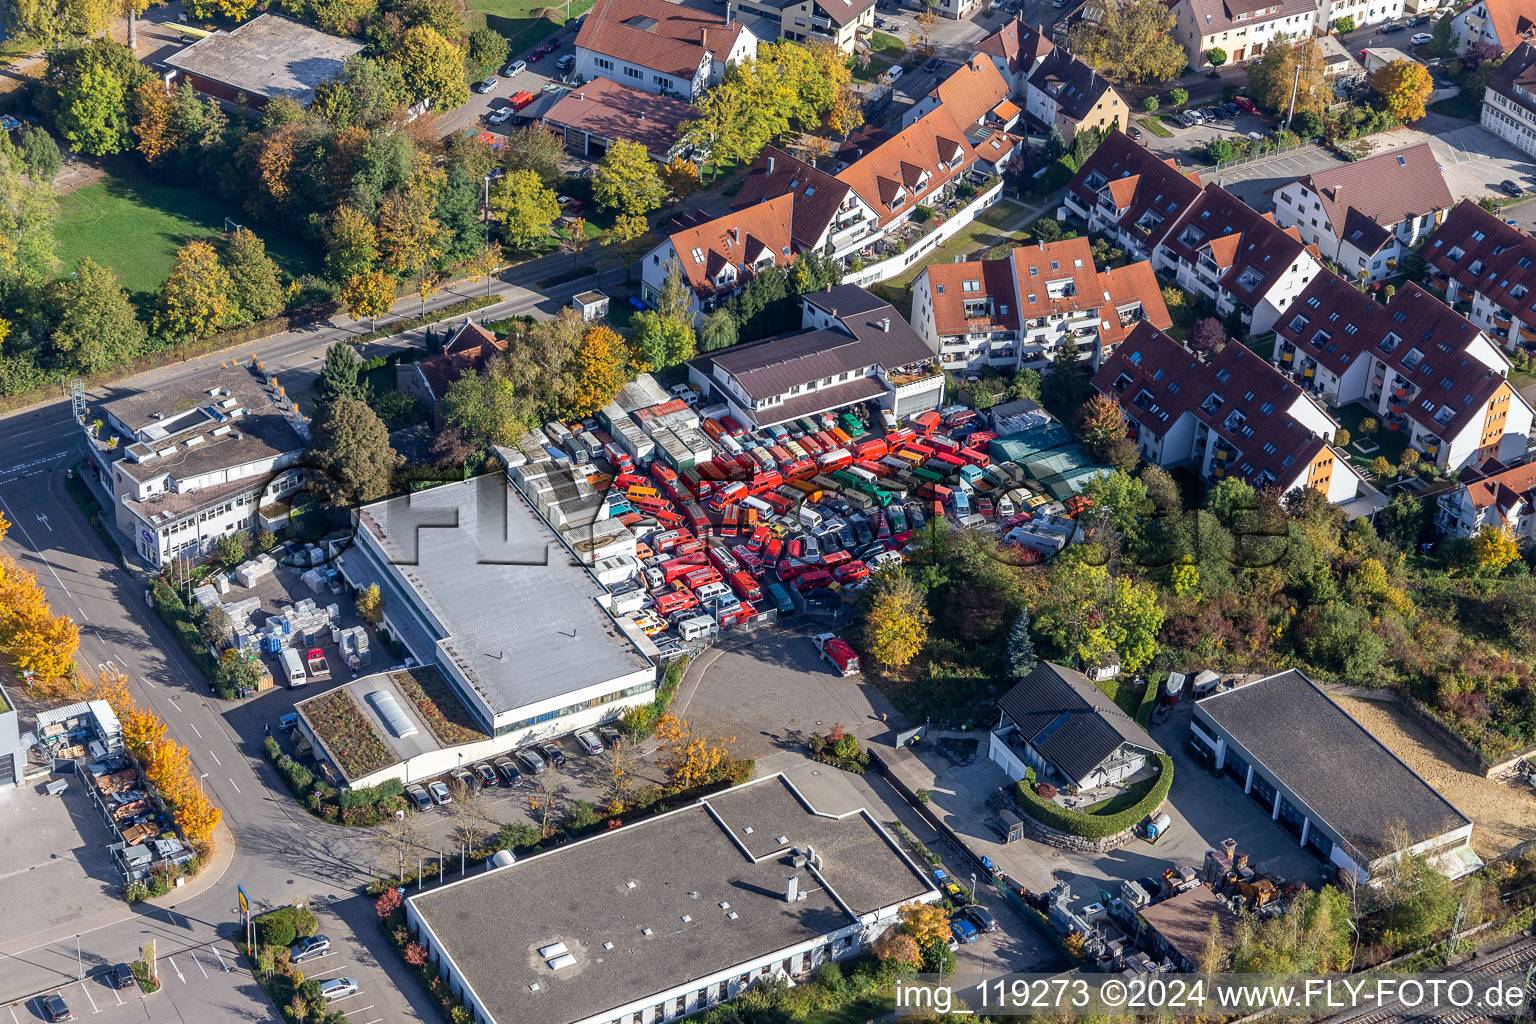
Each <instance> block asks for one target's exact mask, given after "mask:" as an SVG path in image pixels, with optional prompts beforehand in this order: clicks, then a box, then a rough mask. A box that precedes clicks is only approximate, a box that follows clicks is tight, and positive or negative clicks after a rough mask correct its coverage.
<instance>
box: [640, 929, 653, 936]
mask: <svg viewBox="0 0 1536 1024" xmlns="http://www.w3.org/2000/svg"><path fill="white" fill-rule="evenodd" d="M640 934H641V935H650V934H652V932H651V930H650V929H649V928H641V929H640Z"/></svg>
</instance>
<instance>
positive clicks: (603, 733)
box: [597, 725, 624, 750]
mask: <svg viewBox="0 0 1536 1024" xmlns="http://www.w3.org/2000/svg"><path fill="white" fill-rule="evenodd" d="M597 734H598V736H600V737H602V740H603V746H605V747H608V748H609V749H610V750H611V749H612V748H614V747H617V746H618V745H619V744H620V743H622V742H623V740H624V737H622V736H620V735H619V730H617V729H615V728H614V727H613V726H611V725H605V726H603V727H602V728H601V729H599V730H597Z"/></svg>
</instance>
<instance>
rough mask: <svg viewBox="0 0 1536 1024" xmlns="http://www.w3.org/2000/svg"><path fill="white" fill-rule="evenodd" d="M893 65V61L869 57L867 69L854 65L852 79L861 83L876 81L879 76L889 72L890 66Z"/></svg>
mask: <svg viewBox="0 0 1536 1024" xmlns="http://www.w3.org/2000/svg"><path fill="white" fill-rule="evenodd" d="M894 63H895V61H890V60H881V59H880V58H879V57H870V58H869V65H868V66H867V67H863V68H861V67H859V66H858V65H854V68H853V77H854V78H856V79H858V80H859V81H861V82H874V81H878V80H879V78H880V76H881V75H883V74H885V73H886V71H888V70H890V67H891V65H892V64H894Z"/></svg>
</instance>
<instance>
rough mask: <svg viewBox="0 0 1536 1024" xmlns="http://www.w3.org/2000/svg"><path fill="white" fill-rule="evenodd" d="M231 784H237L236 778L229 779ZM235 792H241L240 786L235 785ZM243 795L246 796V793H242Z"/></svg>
mask: <svg viewBox="0 0 1536 1024" xmlns="http://www.w3.org/2000/svg"><path fill="white" fill-rule="evenodd" d="M229 784H230V785H231V786H235V780H234V779H230V780H229ZM235 792H236V793H239V792H240V787H239V786H235ZM241 795H242V796H244V795H245V794H243V793H241Z"/></svg>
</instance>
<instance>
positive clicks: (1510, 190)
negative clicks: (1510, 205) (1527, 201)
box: [1499, 178, 1525, 198]
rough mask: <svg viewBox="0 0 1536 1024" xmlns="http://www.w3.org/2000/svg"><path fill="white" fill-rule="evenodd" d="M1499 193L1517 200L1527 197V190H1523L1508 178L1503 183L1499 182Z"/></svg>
mask: <svg viewBox="0 0 1536 1024" xmlns="http://www.w3.org/2000/svg"><path fill="white" fill-rule="evenodd" d="M1499 191H1500V192H1503V193H1504V194H1505V195H1507V196H1513V197H1515V198H1519V197H1520V196H1523V195H1525V189H1523V188H1521V187H1520V186H1519V185H1516V184H1515V183H1514V182H1512V181H1510V180H1509V179H1508V178H1505V179H1504V180H1503V181H1501V182H1499Z"/></svg>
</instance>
